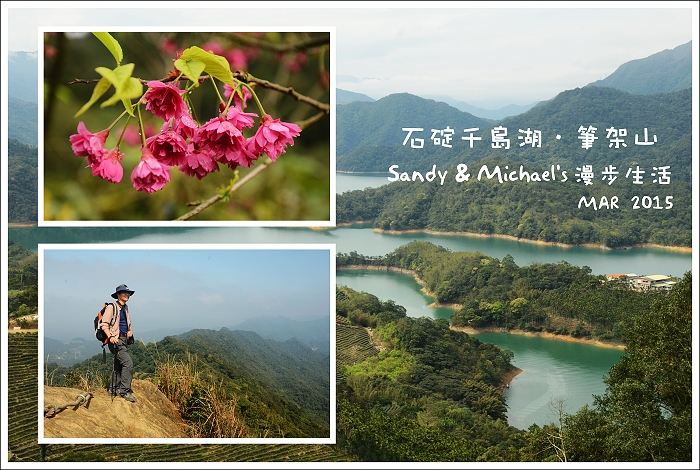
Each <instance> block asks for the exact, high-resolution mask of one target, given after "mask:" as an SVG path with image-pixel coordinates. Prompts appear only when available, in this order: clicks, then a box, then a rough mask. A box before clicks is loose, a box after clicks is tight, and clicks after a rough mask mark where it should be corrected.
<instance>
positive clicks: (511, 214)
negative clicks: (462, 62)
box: [336, 159, 692, 248]
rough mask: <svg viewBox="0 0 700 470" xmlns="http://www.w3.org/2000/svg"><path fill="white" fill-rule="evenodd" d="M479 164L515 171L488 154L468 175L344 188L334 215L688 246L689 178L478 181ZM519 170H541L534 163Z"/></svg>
mask: <svg viewBox="0 0 700 470" xmlns="http://www.w3.org/2000/svg"><path fill="white" fill-rule="evenodd" d="M484 166H485V167H486V168H487V170H488V171H489V172H493V171H494V169H495V168H496V167H498V168H500V169H501V172H502V173H506V172H510V171H511V170H513V169H515V170H516V174H519V173H520V168H519V167H515V168H513V167H509V165H508V163H507V162H504V161H503V160H497V159H486V160H482V161H480V162H476V163H474V164H473V165H469V168H470V171H471V174H472V177H471V178H470V179H469V181H462V182H457V181H454V178H453V177H452V178H449V177H448V178H446V179H445V184H444V185H443V184H441V183H440V181H439V179H438V180H437V181H432V182H429V181H425V182H421V181H420V180H416V181H397V182H394V183H391V184H389V185H385V186H381V187H379V188H369V189H365V190H362V191H348V192H345V193H343V194H340V195H338V197H337V199H336V206H337V208H336V217H337V221H338V223H352V222H356V221H373V222H374V227H376V228H378V229H382V230H398V231H401V230H433V231H438V232H469V233H478V234H486V235H507V236H511V237H515V238H518V239H527V240H539V241H543V242H554V243H565V244H573V245H582V244H595V245H604V246H607V247H610V248H616V247H625V246H634V245H638V244H646V243H652V244H658V245H665V246H684V247H690V246H691V245H692V210H691V209H692V187H691V186H692V185H691V183H690V182H682V181H675V180H673V182H672V183H671V184H669V185H665V186H664V185H649V184H643V185H637V184H634V183H633V182H632V181H630V180H628V179H625V178H622V179H620V178H618V179H617V180H616V181H614V183H613V184H612V185H608V184H607V183H606V182H601V181H596V182H595V184H592V185H588V186H586V185H585V184H584V183H583V182H580V183H576V182H575V178H576V177H575V176H573V175H570V176H571V177H572V178H573V179H569V180H568V181H566V182H562V181H561V176H559V178H560V179H559V180H558V181H550V182H536V181H530V182H528V181H526V180H523V181H515V182H511V181H508V182H505V181H504V182H503V183H499V181H498V179H497V178H496V177H494V178H493V179H488V178H487V177H486V176H482V178H481V180H478V179H477V175H478V173H479V171H480V169H481V168H482V167H484ZM506 167H509V169H508V170H505V168H506ZM524 171H525V172H526V173H528V174H532V173H538V175H542V174H543V171H542V169H538V168H533V167H528V168H524ZM544 171H549V170H544ZM451 174H452V175H453V176H454V171H453V172H452V173H451ZM649 183H650V182H649ZM582 198H583V201H582Z"/></svg>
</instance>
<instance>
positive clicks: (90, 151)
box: [70, 121, 109, 166]
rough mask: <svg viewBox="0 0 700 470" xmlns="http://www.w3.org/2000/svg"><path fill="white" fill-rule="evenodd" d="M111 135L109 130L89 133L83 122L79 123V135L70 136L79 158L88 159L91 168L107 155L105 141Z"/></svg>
mask: <svg viewBox="0 0 700 470" xmlns="http://www.w3.org/2000/svg"><path fill="white" fill-rule="evenodd" d="M108 135H109V129H105V130H103V131H100V132H98V133H97V134H93V133H92V132H90V131H88V130H87V128H86V127H85V124H83V121H80V122H79V123H78V133H77V134H73V135H71V136H70V144H71V148H72V149H73V153H75V155H76V156H78V157H87V162H88V165H89V166H93V165H95V164H97V163H99V162H100V161H102V155H103V154H104V153H105V141H106V140H107V136H108Z"/></svg>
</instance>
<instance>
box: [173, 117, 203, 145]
mask: <svg viewBox="0 0 700 470" xmlns="http://www.w3.org/2000/svg"><path fill="white" fill-rule="evenodd" d="M197 128H199V125H198V124H197V122H196V121H195V120H194V118H192V116H191V115H190V114H189V113H185V114H183V115H181V116H180V117H179V118H174V119H173V130H174V131H175V132H177V133H178V134H180V135H181V136H182V138H183V139H187V138H192V137H194V133H195V131H196V130H197Z"/></svg>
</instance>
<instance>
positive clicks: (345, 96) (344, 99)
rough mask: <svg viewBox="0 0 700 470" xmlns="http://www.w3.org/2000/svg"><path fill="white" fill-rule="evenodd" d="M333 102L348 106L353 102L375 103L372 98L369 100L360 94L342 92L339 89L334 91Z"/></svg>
mask: <svg viewBox="0 0 700 470" xmlns="http://www.w3.org/2000/svg"><path fill="white" fill-rule="evenodd" d="M335 101H336V104H348V103H352V102H354V101H375V100H374V98H370V97H369V96H367V95H363V94H362V93H355V92H354V91H347V90H342V89H340V88H336V89H335Z"/></svg>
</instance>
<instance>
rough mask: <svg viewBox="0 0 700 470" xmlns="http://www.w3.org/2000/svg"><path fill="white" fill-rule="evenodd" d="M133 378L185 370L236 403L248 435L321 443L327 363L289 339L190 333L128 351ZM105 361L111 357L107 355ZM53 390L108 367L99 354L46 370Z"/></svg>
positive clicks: (326, 414)
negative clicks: (178, 367) (165, 369)
mask: <svg viewBox="0 0 700 470" xmlns="http://www.w3.org/2000/svg"><path fill="white" fill-rule="evenodd" d="M129 354H130V355H131V357H132V359H133V360H134V370H135V372H136V375H137V376H138V377H149V376H152V375H153V374H154V373H156V369H157V367H158V364H163V363H165V364H171V365H172V364H177V363H181V364H188V365H191V366H192V367H193V369H194V370H196V371H197V374H198V375H199V377H200V378H202V380H203V382H204V383H206V384H216V385H218V386H220V387H221V389H223V390H224V391H225V393H226V394H227V396H228V397H229V399H233V400H236V402H237V413H240V417H241V418H242V419H243V420H244V422H245V423H246V426H247V427H248V428H249V429H251V430H252V431H253V433H254V434H263V433H265V432H266V431H270V432H273V433H274V434H275V435H274V436H270V437H289V438H292V437H298V438H304V437H328V436H329V432H330V431H329V427H330V399H331V394H330V357H329V356H328V355H322V354H319V353H317V352H315V351H312V350H311V349H310V348H309V347H308V346H306V345H305V344H304V343H302V342H300V341H299V340H296V339H290V340H288V341H284V342H278V341H273V340H268V339H263V338H262V337H261V336H260V335H258V334H257V333H254V332H251V331H241V330H236V331H231V330H229V329H227V328H222V329H221V330H219V331H214V330H202V329H200V330H192V331H189V332H187V333H184V334H182V335H179V336H168V337H166V338H164V339H163V340H161V341H159V342H157V343H155V344H153V343H142V342H138V341H137V342H135V343H134V344H133V345H132V346H131V347H130V348H129ZM107 355H108V356H110V354H109V352H107ZM46 368H47V371H48V372H47V374H48V376H49V377H51V380H52V381H53V385H54V386H56V385H58V386H61V385H69V384H67V383H65V384H64V383H63V382H64V381H66V380H70V377H72V376H75V374H76V373H77V374H80V375H82V376H88V375H89V374H90V373H93V374H95V373H97V374H101V375H102V376H104V377H107V378H108V377H109V375H110V373H111V369H112V364H111V360H108V361H107V363H106V364H103V363H102V354H99V355H96V356H94V357H92V358H90V359H87V360H85V361H83V362H81V363H78V364H75V365H73V366H71V367H69V368H66V367H60V366H58V365H57V364H56V363H52V362H51V359H50V358H49V361H48V363H47V366H46Z"/></svg>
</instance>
